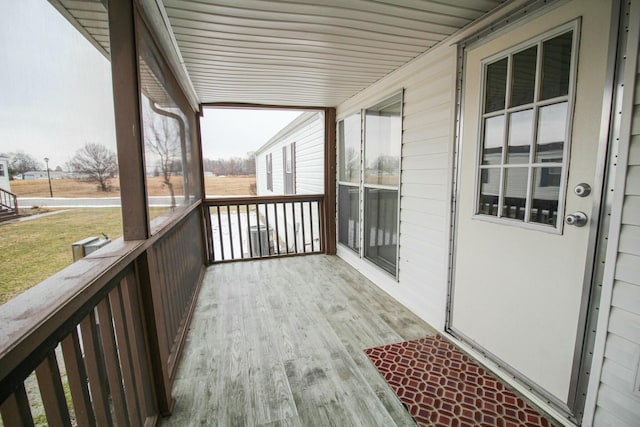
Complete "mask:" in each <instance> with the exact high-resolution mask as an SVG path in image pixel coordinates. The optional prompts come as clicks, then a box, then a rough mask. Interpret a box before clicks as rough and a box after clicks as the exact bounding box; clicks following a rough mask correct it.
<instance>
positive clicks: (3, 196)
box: [0, 188, 18, 212]
mask: <svg viewBox="0 0 640 427" xmlns="http://www.w3.org/2000/svg"><path fill="white" fill-rule="evenodd" d="M0 206H3V207H5V208H6V209H9V210H12V211H14V212H17V211H18V196H16V195H15V194H13V193H12V192H10V191H7V190H3V189H2V188H0Z"/></svg>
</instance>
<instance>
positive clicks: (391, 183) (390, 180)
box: [338, 92, 402, 277]
mask: <svg viewBox="0 0 640 427" xmlns="http://www.w3.org/2000/svg"><path fill="white" fill-rule="evenodd" d="M362 135H364V137H363V136H362ZM401 145H402V92H400V93H398V94H396V95H394V96H392V97H390V98H388V99H386V100H384V101H383V102H380V103H379V104H376V105H374V106H373V107H370V108H367V109H365V110H363V114H354V115H352V116H349V117H347V118H345V119H344V120H342V121H340V122H339V123H338V156H339V163H338V241H339V242H340V243H342V244H343V245H346V246H347V247H349V248H351V249H352V250H354V251H356V252H358V253H359V255H360V256H361V257H362V258H365V259H367V260H369V261H370V262H372V263H374V264H375V265H377V266H378V267H380V268H382V269H383V270H385V271H387V272H388V273H390V274H391V275H393V276H394V277H397V264H398V263H397V260H398V242H399V241H398V220H399V217H398V207H399V200H400V150H401Z"/></svg>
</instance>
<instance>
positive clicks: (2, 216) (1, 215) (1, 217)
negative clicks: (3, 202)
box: [0, 206, 18, 222]
mask: <svg viewBox="0 0 640 427" xmlns="http://www.w3.org/2000/svg"><path fill="white" fill-rule="evenodd" d="M15 218H18V212H16V211H15V210H14V209H8V208H5V207H4V206H2V207H0V222H4V221H9V220H12V219H15Z"/></svg>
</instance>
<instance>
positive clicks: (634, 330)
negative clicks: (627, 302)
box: [609, 307, 640, 344]
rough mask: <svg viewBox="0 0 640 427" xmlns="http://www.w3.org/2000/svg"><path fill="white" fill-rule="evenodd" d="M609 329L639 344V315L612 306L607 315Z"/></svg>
mask: <svg viewBox="0 0 640 427" xmlns="http://www.w3.org/2000/svg"><path fill="white" fill-rule="evenodd" d="M609 331H610V332H612V333H614V334H616V335H619V336H621V337H624V338H625V339H628V340H629V341H632V342H634V343H637V344H640V316H639V315H637V314H635V313H630V312H628V311H626V310H622V309H620V308H617V307H613V308H612V309H611V314H610V316H609Z"/></svg>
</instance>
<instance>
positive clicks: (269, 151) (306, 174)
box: [255, 111, 324, 196]
mask: <svg viewBox="0 0 640 427" xmlns="http://www.w3.org/2000/svg"><path fill="white" fill-rule="evenodd" d="M255 158H256V191H257V193H258V196H267V195H283V194H285V195H286V194H322V193H323V192H324V114H323V113H322V112H316V111H312V112H306V113H302V114H301V115H300V116H298V117H297V118H296V119H295V120H293V121H292V122H291V123H289V124H288V125H287V126H286V127H284V128H283V129H282V130H280V131H279V132H278V133H277V134H276V135H274V136H273V137H272V138H271V139H270V140H269V141H267V142H266V143H265V144H264V145H263V146H261V147H260V148H258V149H257V150H256V152H255Z"/></svg>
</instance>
